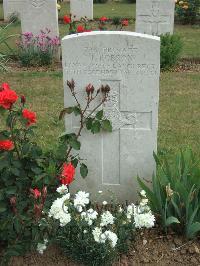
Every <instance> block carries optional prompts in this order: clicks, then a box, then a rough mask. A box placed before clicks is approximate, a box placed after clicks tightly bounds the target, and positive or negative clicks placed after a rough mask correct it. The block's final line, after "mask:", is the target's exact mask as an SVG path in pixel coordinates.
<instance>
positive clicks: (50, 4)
mask: <svg viewBox="0 0 200 266" xmlns="http://www.w3.org/2000/svg"><path fill="white" fill-rule="evenodd" d="M56 5H57V1H56V0H27V1H26V3H25V7H24V12H23V14H22V16H21V26H22V33H24V32H32V33H33V34H34V35H37V34H39V33H40V31H41V30H45V29H46V28H47V29H49V30H50V35H51V36H59V29H58V10H57V6H56Z"/></svg>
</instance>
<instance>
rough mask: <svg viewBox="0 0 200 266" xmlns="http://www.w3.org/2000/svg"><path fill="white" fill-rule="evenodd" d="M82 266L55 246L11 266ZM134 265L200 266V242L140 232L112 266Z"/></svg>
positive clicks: (25, 257)
mask: <svg viewBox="0 0 200 266" xmlns="http://www.w3.org/2000/svg"><path fill="white" fill-rule="evenodd" d="M47 265H48V266H54V265H59V266H80V264H76V263H74V262H72V261H71V260H70V259H68V258H67V257H65V256H64V255H63V253H62V252H61V251H60V250H59V249H58V248H56V247H50V248H48V250H47V251H46V252H45V253H44V255H39V254H37V253H32V254H28V255H26V256H24V257H16V258H13V259H12V261H11V263H10V265H9V266H47ZM117 265H118V266H119V265H120V266H131V265H133V266H134V265H200V239H196V240H191V241H188V240H186V239H184V237H182V236H177V235H175V234H173V233H170V234H168V235H165V234H163V232H161V231H160V230H159V229H158V228H154V229H151V230H144V231H140V232H139V233H138V235H137V236H136V239H135V242H134V243H132V245H131V248H130V251H129V253H128V254H127V255H122V256H121V257H120V258H119V259H118V261H116V262H115V263H114V265H113V266H117Z"/></svg>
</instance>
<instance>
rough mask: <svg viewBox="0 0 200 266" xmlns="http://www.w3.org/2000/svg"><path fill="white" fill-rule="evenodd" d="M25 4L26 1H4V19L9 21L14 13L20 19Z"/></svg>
mask: <svg viewBox="0 0 200 266" xmlns="http://www.w3.org/2000/svg"><path fill="white" fill-rule="evenodd" d="M24 3H25V0H3V13H4V19H5V20H8V19H9V17H10V16H11V15H12V14H13V13H15V14H16V15H18V16H19V17H20V15H21V12H22V9H23V7H24Z"/></svg>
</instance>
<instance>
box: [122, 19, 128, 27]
mask: <svg viewBox="0 0 200 266" xmlns="http://www.w3.org/2000/svg"><path fill="white" fill-rule="evenodd" d="M122 26H125V27H127V26H128V19H124V20H122Z"/></svg>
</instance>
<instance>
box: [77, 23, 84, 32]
mask: <svg viewBox="0 0 200 266" xmlns="http://www.w3.org/2000/svg"><path fill="white" fill-rule="evenodd" d="M76 31H77V32H78V33H81V32H84V31H85V28H84V27H83V26H82V25H78V26H77V28H76Z"/></svg>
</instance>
